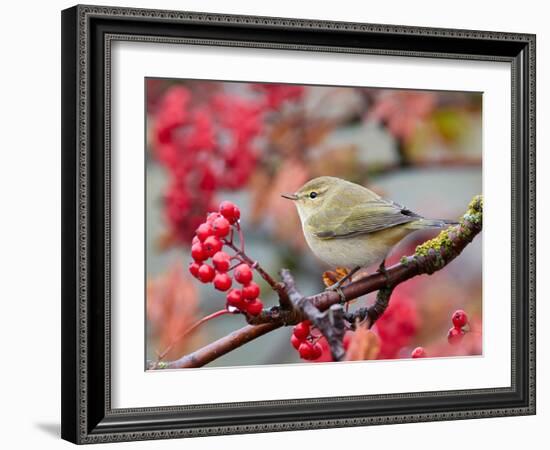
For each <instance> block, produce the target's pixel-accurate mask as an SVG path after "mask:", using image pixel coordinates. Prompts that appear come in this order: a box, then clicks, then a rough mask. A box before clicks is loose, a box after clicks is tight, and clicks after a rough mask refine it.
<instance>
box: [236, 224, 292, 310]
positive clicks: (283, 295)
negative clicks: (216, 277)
mask: <svg viewBox="0 0 550 450" xmlns="http://www.w3.org/2000/svg"><path fill="white" fill-rule="evenodd" d="M239 229H240V228H239ZM226 245H227V246H229V247H230V248H232V249H233V250H234V251H235V252H236V255H235V256H237V257H240V258H241V260H242V261H243V262H245V263H246V264H248V265H249V266H250V267H251V268H253V269H254V270H256V272H258V274H259V275H260V276H261V277H262V278H263V279H264V280H265V282H266V283H267V284H269V286H270V287H271V289H273V290H274V291H275V292H277V294H278V295H279V301H280V302H281V307H283V308H284V309H288V306H289V305H290V308H292V305H291V304H290V303H288V305H287V304H286V303H285V299H286V300H287V301H288V294H287V292H286V290H285V286H284V284H283V283H279V282H277V281H275V280H274V279H273V277H272V276H271V275H269V273H267V272H266V271H265V270H264V268H263V267H262V266H261V265H260V263H258V261H254V260H253V259H252V258H250V257H249V256H248V255H247V254H246V253H244V250H240V249H239V248H238V247H237V246H236V245H235V244H234V243H233V242H227V243H226Z"/></svg>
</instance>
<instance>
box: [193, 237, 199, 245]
mask: <svg viewBox="0 0 550 450" xmlns="http://www.w3.org/2000/svg"><path fill="white" fill-rule="evenodd" d="M200 241H201V240H200V239H199V238H198V237H197V236H193V240H192V241H191V245H195V244H198V243H200Z"/></svg>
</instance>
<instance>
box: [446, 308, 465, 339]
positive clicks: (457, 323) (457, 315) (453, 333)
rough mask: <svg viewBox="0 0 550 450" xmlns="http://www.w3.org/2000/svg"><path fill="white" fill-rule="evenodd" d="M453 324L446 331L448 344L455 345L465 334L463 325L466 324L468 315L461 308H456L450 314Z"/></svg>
mask: <svg viewBox="0 0 550 450" xmlns="http://www.w3.org/2000/svg"><path fill="white" fill-rule="evenodd" d="M452 321H453V326H452V328H450V329H449V332H448V333H447V340H448V341H449V344H452V345H457V344H459V343H460V342H461V341H462V338H463V337H464V334H466V332H465V330H464V327H465V326H466V325H467V324H468V316H467V315H466V312H464V311H463V310H462V309H457V310H456V311H455V312H454V313H453V315H452Z"/></svg>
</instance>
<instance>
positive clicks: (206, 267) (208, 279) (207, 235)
mask: <svg viewBox="0 0 550 450" xmlns="http://www.w3.org/2000/svg"><path fill="white" fill-rule="evenodd" d="M240 216H241V212H240V210H239V208H238V207H237V206H236V205H234V204H233V203H231V202H228V201H224V202H222V203H221V204H220V207H219V209H218V212H213V213H210V214H208V216H207V218H206V222H203V223H201V224H200V225H199V226H198V227H197V229H196V230H195V237H194V238H193V241H192V246H191V256H192V257H193V262H192V263H190V264H189V272H190V273H191V275H193V276H194V277H195V278H197V279H198V280H200V281H201V282H203V283H213V284H214V287H215V288H216V289H217V290H219V291H222V292H225V291H228V290H229V289H230V288H231V286H232V285H233V279H232V278H231V275H230V274H229V273H230V272H231V271H233V277H234V278H235V281H236V282H237V283H239V284H241V285H242V289H232V290H231V291H229V293H228V294H227V297H226V300H227V307H228V308H234V309H235V310H238V311H242V312H246V313H248V314H250V315H253V316H257V315H258V314H260V313H261V312H262V309H263V303H262V301H261V300H260V299H259V298H258V296H259V295H260V287H259V286H258V285H257V284H256V283H254V281H252V279H253V277H254V274H253V272H252V267H251V266H250V264H248V262H246V261H244V260H243V259H242V256H240V255H234V256H230V255H229V254H228V253H227V252H225V251H224V250H223V247H224V245H226V244H228V243H230V242H232V232H233V230H232V227H235V228H236V229H237V231H238V230H239V226H240V225H239V218H240ZM210 259H212V263H211V264H208V260H210ZM232 260H235V261H237V264H236V265H235V266H234V267H232V266H231V261H232Z"/></svg>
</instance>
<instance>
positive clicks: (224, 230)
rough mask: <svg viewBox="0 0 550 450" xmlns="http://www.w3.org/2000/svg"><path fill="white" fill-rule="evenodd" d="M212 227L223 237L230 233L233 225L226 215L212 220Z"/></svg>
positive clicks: (215, 232) (216, 233) (217, 234)
mask: <svg viewBox="0 0 550 450" xmlns="http://www.w3.org/2000/svg"><path fill="white" fill-rule="evenodd" d="M212 228H213V229H214V234H215V235H216V236H218V237H221V238H223V237H225V236H227V235H228V234H229V229H230V228H231V225H230V224H229V221H228V220H227V219H226V218H225V217H218V218H217V219H216V220H214V221H213V222H212Z"/></svg>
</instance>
